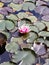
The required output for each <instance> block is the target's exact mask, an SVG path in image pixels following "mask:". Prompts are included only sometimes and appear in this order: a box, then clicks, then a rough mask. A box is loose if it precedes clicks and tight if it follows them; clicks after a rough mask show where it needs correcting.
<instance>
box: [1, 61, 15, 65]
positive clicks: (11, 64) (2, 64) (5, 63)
mask: <svg viewBox="0 0 49 65" xmlns="http://www.w3.org/2000/svg"><path fill="white" fill-rule="evenodd" d="M0 65H15V64H13V63H10V62H3V63H1V64H0Z"/></svg>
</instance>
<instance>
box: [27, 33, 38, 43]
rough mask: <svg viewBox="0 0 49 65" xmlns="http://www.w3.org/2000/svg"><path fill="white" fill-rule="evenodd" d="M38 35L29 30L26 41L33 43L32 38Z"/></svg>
mask: <svg viewBox="0 0 49 65" xmlns="http://www.w3.org/2000/svg"><path fill="white" fill-rule="evenodd" d="M37 37H38V35H37V33H35V32H30V33H29V36H28V39H27V43H33V42H34V40H36V39H37Z"/></svg>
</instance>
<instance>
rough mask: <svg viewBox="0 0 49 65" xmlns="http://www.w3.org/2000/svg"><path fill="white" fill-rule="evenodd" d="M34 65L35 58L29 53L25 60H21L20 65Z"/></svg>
mask: <svg viewBox="0 0 49 65" xmlns="http://www.w3.org/2000/svg"><path fill="white" fill-rule="evenodd" d="M30 59H31V60H30ZM34 63H35V56H34V55H33V54H31V52H29V53H28V55H27V56H26V57H25V58H23V60H22V64H21V65H32V64H34Z"/></svg>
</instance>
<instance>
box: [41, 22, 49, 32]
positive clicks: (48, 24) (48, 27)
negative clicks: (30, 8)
mask: <svg viewBox="0 0 49 65" xmlns="http://www.w3.org/2000/svg"><path fill="white" fill-rule="evenodd" d="M41 22H43V23H45V24H46V26H47V30H48V31H49V22H47V21H41Z"/></svg>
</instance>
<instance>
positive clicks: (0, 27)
mask: <svg viewBox="0 0 49 65" xmlns="http://www.w3.org/2000/svg"><path fill="white" fill-rule="evenodd" d="M3 21H4V20H0V31H3V30H5V22H3Z"/></svg>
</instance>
